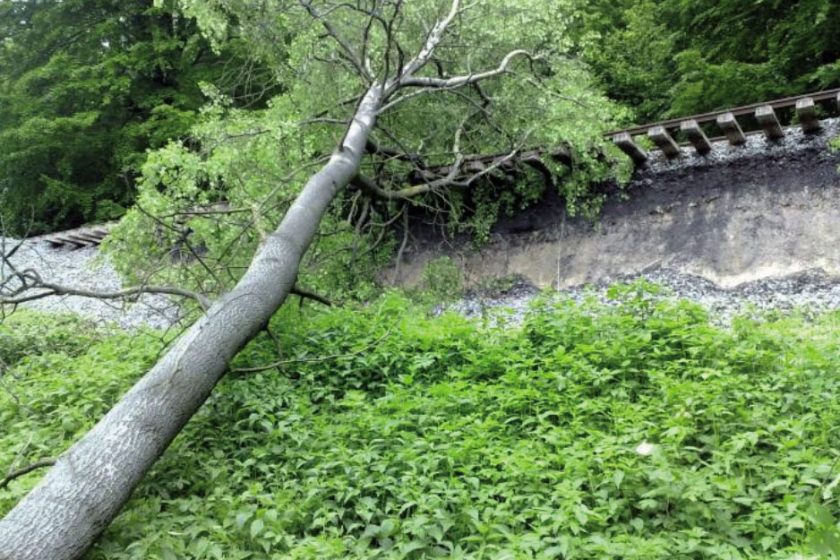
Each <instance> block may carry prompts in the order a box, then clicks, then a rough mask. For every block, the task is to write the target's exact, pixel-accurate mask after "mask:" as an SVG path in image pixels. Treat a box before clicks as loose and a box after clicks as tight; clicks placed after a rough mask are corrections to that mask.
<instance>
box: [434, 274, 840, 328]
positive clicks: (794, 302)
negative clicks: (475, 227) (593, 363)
mask: <svg viewBox="0 0 840 560" xmlns="http://www.w3.org/2000/svg"><path fill="white" fill-rule="evenodd" d="M638 280H645V281H647V282H651V283H653V284H657V285H658V286H661V287H662V288H664V290H663V292H662V294H661V295H658V296H657V297H660V298H662V299H686V300H689V301H693V302H695V303H699V304H700V305H702V306H703V307H705V308H706V309H707V310H708V311H709V316H710V318H711V319H712V322H713V323H715V324H717V325H720V326H728V325H730V324H731V322H732V319H733V317H736V316H739V315H744V314H750V315H762V314H764V313H767V312H769V311H778V312H781V313H791V312H801V313H805V314H806V315H810V316H813V315H816V314H820V313H824V312H828V311H834V310H837V309H840V278H836V277H831V276H829V275H827V274H825V273H824V272H823V271H821V270H818V269H815V270H811V271H807V272H803V273H798V274H794V275H790V276H786V277H782V278H768V279H763V280H757V281H753V282H747V283H744V284H741V285H740V286H737V287H735V288H730V289H724V288H721V287H719V286H717V285H716V284H715V283H714V282H710V281H709V280H707V279H705V278H702V277H700V276H695V275H691V274H683V273H680V272H678V271H675V270H670V269H662V268H659V269H653V270H649V271H646V272H644V273H642V274H638V275H634V276H623V277H619V278H608V279H604V280H603V281H601V282H599V283H597V284H589V285H585V286H576V287H573V288H569V289H563V290H559V291H550V292H548V295H549V297H554V298H558V299H559V298H563V297H571V298H572V299H574V300H576V301H583V300H584V299H586V298H589V297H594V298H596V299H597V300H599V301H600V302H602V303H605V304H608V305H609V304H612V303H615V302H614V301H613V300H611V299H610V297H609V296H608V293H607V292H608V290H609V288H610V286H613V285H615V284H621V283H630V282H634V281H638ZM539 294H540V290H539V289H538V288H536V287H534V286H533V285H531V284H528V283H527V282H524V281H516V282H513V283H512V285H511V287H510V288H508V289H506V290H504V291H501V292H500V291H480V290H478V291H473V292H471V293H468V294H467V295H466V296H465V297H464V298H462V299H460V300H458V301H457V302H455V303H454V304H451V305H448V306H445V309H450V310H454V311H457V312H459V313H462V314H464V315H466V316H467V317H475V318H486V317H493V316H494V315H495V314H497V313H499V312H501V311H504V312H505V315H506V316H507V317H508V318H509V320H511V321H512V322H514V323H517V322H519V321H521V320H522V318H523V317H524V315H525V313H526V312H527V310H528V307H529V305H530V303H531V302H532V301H533V300H534V298H535V297H537V296H538V295H539ZM442 309H443V308H441V310H442Z"/></svg>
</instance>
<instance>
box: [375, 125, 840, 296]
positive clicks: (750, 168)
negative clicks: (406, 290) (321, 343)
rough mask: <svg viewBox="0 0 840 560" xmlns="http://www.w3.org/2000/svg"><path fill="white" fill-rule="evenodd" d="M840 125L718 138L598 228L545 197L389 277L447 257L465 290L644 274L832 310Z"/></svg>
mask: <svg viewBox="0 0 840 560" xmlns="http://www.w3.org/2000/svg"><path fill="white" fill-rule="evenodd" d="M839 129H840V126H839V125H838V122H837V121H827V122H826V123H825V125H824V128H823V131H822V132H821V133H819V134H817V135H809V136H805V135H803V134H802V133H801V132H800V131H798V130H797V129H788V130H787V134H786V137H785V138H784V139H783V140H782V141H780V142H777V143H772V142H769V141H767V140H765V139H764V137H763V136H751V137H750V138H749V141H748V143H747V145H746V146H741V147H733V146H729V145H728V144H727V143H726V142H720V143H716V145H715V150H714V152H713V154H712V155H711V156H710V157H700V156H696V155H694V154H693V153H690V152H689V150H688V149H687V148H686V149H685V150H684V155H683V157H682V158H679V159H678V160H676V161H667V160H664V159H663V158H662V156H658V157H656V158H654V160H653V161H652V162H651V164H650V165H649V167H648V168H647V169H644V170H640V171H638V172H637V174H636V176H635V177H634V180H633V182H632V183H631V184H630V185H629V187H628V188H627V191H626V192H627V195H628V196H627V198H626V200H620V199H619V198H617V197H616V198H614V199H612V200H610V201H608V202H607V204H606V205H605V207H604V211H603V214H602V217H601V219H600V220H599V221H598V222H597V223H595V224H593V223H588V222H586V221H583V220H580V219H571V218H569V217H568V216H567V215H566V213H565V212H564V211H563V206H562V203H561V201H560V200H558V198H557V197H556V196H547V197H546V198H545V200H544V201H543V203H542V204H541V205H540V206H538V207H536V208H533V209H531V210H529V211H527V212H525V213H523V214H522V215H519V216H516V217H514V218H511V219H508V220H505V221H504V222H503V223H501V224H499V227H497V229H496V231H495V232H494V233H493V235H492V238H491V241H490V242H489V243H488V244H487V245H486V246H485V247H483V248H482V249H481V250H478V251H476V250H474V249H472V248H471V247H470V245H469V243H468V242H461V243H454V244H452V243H451V242H444V241H443V240H436V241H433V242H432V241H428V240H427V241H425V242H423V243H419V244H415V245H414V246H413V247H411V248H410V250H409V251H407V253H406V255H405V262H403V263H402V266H401V273H400V278H395V277H394V276H395V275H394V273H393V271H392V272H391V273H390V280H391V281H393V282H395V283H397V284H401V285H413V284H416V283H417V282H418V281H419V280H420V278H421V276H422V271H423V269H424V267H425V265H426V264H427V263H428V262H429V261H430V260H432V259H434V258H437V257H440V256H441V255H449V256H450V257H452V258H453V260H454V261H455V262H456V263H457V264H458V265H459V266H460V267H461V269H462V270H463V272H464V276H465V279H466V282H467V284H468V285H477V284H480V283H482V282H486V280H488V279H492V278H500V277H510V276H519V277H521V278H523V279H524V281H525V282H527V283H530V284H532V285H533V286H535V287H538V288H549V287H552V288H555V289H562V290H569V289H572V290H573V291H575V290H579V287H580V286H581V285H584V284H595V285H605V284H608V283H610V282H611V281H614V280H621V279H627V278H632V277H637V276H645V277H648V278H649V279H651V280H655V281H660V282H663V283H665V284H670V285H672V287H674V289H675V292H676V293H677V294H678V295H682V296H685V297H689V298H691V299H701V300H703V299H705V300H707V301H706V303H710V302H711V303H712V304H714V300H719V301H723V300H726V301H729V302H731V301H732V300H733V298H734V299H735V300H739V301H740V300H743V302H744V304H745V305H746V304H749V303H750V302H752V303H755V304H757V305H759V307H766V305H764V303H766V302H767V301H771V300H772V301H775V302H776V303H778V304H779V305H780V306H782V307H785V306H789V305H788V304H790V305H796V304H799V303H803V304H819V305H823V307H829V308H836V307H838V306H840V301H837V300H838V298H837V293H838V292H840V288H836V286H837V285H838V281H840V197H838V194H840V175H838V171H837V169H838V165H840V157H838V155H837V154H836V153H834V152H833V151H832V150H831V149H830V148H829V142H830V140H831V139H832V138H834V137H836V136H837V135H838V133H840V131H839ZM738 294H745V297H740V296H738ZM759 294H763V295H762V296H761V297H759ZM800 294H802V295H801V297H800ZM809 294H810V295H809ZM746 296H749V297H746ZM739 298H740V299H739ZM800 299H801V300H803V301H802V302H799V301H798V300H800ZM805 300H807V301H805ZM763 302H764V303H763ZM785 302H788V303H785ZM774 306H775V304H774ZM729 307H732V306H731V305H729V304H727V308H729ZM736 307H737V306H736Z"/></svg>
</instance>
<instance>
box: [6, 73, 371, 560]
mask: <svg viewBox="0 0 840 560" xmlns="http://www.w3.org/2000/svg"><path fill="white" fill-rule="evenodd" d="M384 95H385V90H384V88H383V87H382V86H381V85H380V84H374V85H373V86H371V87H370V88H369V89H368V90H367V92H366V93H365V96H364V97H363V98H362V101H361V102H360V104H359V106H358V107H357V109H356V113H355V115H354V118H353V120H352V122H351V124H350V125H349V127H348V130H347V134H346V136H345V138H344V140H343V141H342V144H341V146H340V147H339V149H338V150H337V151H336V152H335V153H334V154H333V155H332V157H331V158H330V160H329V162H328V163H327V164H326V165H325V166H324V167H323V168H321V170H320V171H319V172H318V173H316V174H315V175H313V176H312V177H311V178H310V179H309V181H307V183H306V185H305V186H304V188H303V190H302V191H301V193H300V195H299V196H298V197H297V200H296V201H295V203H294V204H293V205H292V207H291V208H290V209H289V211H288V213H287V214H286V215H285V217H284V218H283V221H282V222H281V224H280V226H279V227H278V228H277V229H276V230H275V231H274V232H273V233H272V234H271V235H270V236H269V237H268V238H267V239H266V240H265V242H264V243H263V244H262V246H261V247H260V249H259V250H258V251H257V253H256V255H255V257H254V259H253V261H252V262H251V265H250V267H249V268H248V270H247V272H246V273H245V275H244V276H243V277H242V279H241V280H240V281H239V283H238V284H237V285H236V286H235V287H234V288H233V290H232V291H231V292H230V293H228V294H227V295H225V296H223V297H221V298H220V299H219V300H218V301H217V302H215V303H214V304H213V305H212V306H211V308H210V309H209V310H208V311H207V313H206V315H204V316H203V317H202V318H201V319H200V320H199V321H197V322H196V323H195V324H194V325H193V326H192V327H191V328H190V329H189V330H188V331H187V332H186V333H185V334H184V335H183V336H182V337H181V338H180V339H179V340H178V341H177V342H176V343H175V344H174V345H173V347H172V348H171V349H170V351H169V352H168V353H167V354H166V355H165V356H164V357H163V358H162V359H161V360H160V361H159V362H158V363H157V364H156V365H155V366H154V367H153V368H152V369H151V370H150V371H149V372H148V373H147V374H146V375H145V376H144V377H143V378H142V379H141V380H140V381H139V382H138V383H137V384H136V385H135V386H134V387H132V388H131V390H129V391H128V393H126V395H125V396H124V397H123V398H122V400H120V402H119V403H118V404H117V405H116V406H114V408H113V409H111V411H110V412H109V413H108V414H107V415H106V416H105V417H104V418H102V420H100V422H99V423H98V424H97V425H96V426H95V427H94V428H93V429H92V430H91V431H90V432H88V433H87V434H86V435H85V436H84V437H83V438H82V439H81V440H80V441H78V442H77V443H76V444H75V445H73V446H72V447H71V448H70V449H69V450H68V451H67V452H66V453H64V454H63V455H62V456H61V457H60V458H59V459H58V461H57V462H56V464H55V466H54V467H53V468H52V469H50V471H49V473H48V474H47V475H46V476H45V477H44V479H43V480H42V481H41V483H40V484H39V485H38V486H37V487H36V488H35V489H34V490H33V491H32V492H30V493H29V495H27V496H26V497H25V498H23V499H22V500H21V501H20V503H18V504H17V506H16V507H15V508H14V509H13V510H12V511H11V512H9V514H8V515H7V516H6V517H5V518H4V519H3V520H0V560H72V559H75V558H79V557H80V556H81V555H82V554H84V552H85V551H86V550H87V549H88V547H89V546H90V545H91V544H92V543H93V541H94V540H95V539H96V537H97V536H98V535H99V534H100V533H101V532H102V531H103V530H104V529H105V527H107V526H108V524H109V523H110V522H111V520H112V519H113V518H114V517H115V516H116V515H117V513H118V512H119V510H120V509H121V507H122V506H123V504H124V503H125V502H126V501H127V500H128V498H129V496H130V495H131V492H132V491H133V489H134V488H135V486H136V485H137V484H138V483H139V482H140V480H141V479H142V478H143V475H144V474H145V473H146V471H148V470H149V468H151V466H152V465H153V464H154V462H155V461H156V460H157V459H158V458H159V457H160V455H161V454H162V453H163V452H164V450H165V449H166V448H167V446H168V445H169V443H170V442H171V441H172V440H173V439H174V438H175V436H176V435H177V434H178V432H180V430H181V428H182V427H183V426H184V425H185V424H186V423H187V421H188V420H189V419H190V418H191V417H192V416H193V414H195V412H196V411H197V410H198V409H199V407H200V406H201V405H202V404H203V403H204V401H205V400H206V399H207V397H208V395H209V394H210V392H211V391H212V390H213V387H214V386H215V385H216V383H217V382H218V381H219V379H221V377H222V376H223V375H224V373H225V372H226V371H227V367H228V363H229V361H230V360H231V359H232V358H233V357H234V356H235V355H236V353H237V352H238V351H239V350H240V349H241V348H242V347H243V346H244V345H245V344H246V343H247V342H248V341H250V340H251V339H252V338H253V337H254V336H256V335H257V333H259V332H260V330H261V329H262V328H263V327H264V326H265V325H266V324H267V323H268V321H269V319H270V318H271V316H272V315H273V314H274V313H275V312H276V311H277V309H278V308H279V307H280V306H281V305H282V304H283V301H284V300H285V298H286V296H287V295H288V294H289V291H290V290H291V288H292V287H293V286H294V283H295V279H296V277H297V275H298V267H299V265H300V260H301V258H302V257H303V254H304V253H305V252H306V250H307V248H308V247H309V245H310V243H311V242H312V239H313V237H314V236H315V232H316V231H317V229H318V224H319V222H320V221H321V219H322V217H323V216H324V213H325V212H326V210H327V208H328V207H329V204H330V202H331V201H332V200H333V198H334V197H335V195H336V194H337V193H338V192H339V191H340V190H341V189H342V188H343V187H345V186H346V185H347V184H348V183H349V182H350V180H351V179H352V178H353V177H354V176H355V175H356V174H357V173H358V170H359V165H360V161H361V157H362V154H363V153H364V151H365V145H366V143H367V140H368V136H369V134H370V132H371V129H372V128H373V126H374V122H375V119H376V114H377V111H378V110H379V108H380V107H381V105H382V102H383V101H382V100H383V96H384Z"/></svg>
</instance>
